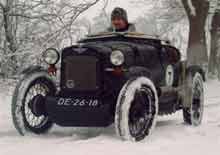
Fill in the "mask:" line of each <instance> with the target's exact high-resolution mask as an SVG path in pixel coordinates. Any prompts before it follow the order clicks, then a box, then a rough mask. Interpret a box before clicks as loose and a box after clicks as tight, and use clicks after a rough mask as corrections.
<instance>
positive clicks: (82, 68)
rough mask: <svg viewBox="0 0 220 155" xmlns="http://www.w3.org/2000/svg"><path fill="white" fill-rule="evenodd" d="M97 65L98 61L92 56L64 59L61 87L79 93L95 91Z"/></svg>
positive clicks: (96, 85)
mask: <svg viewBox="0 0 220 155" xmlns="http://www.w3.org/2000/svg"><path fill="white" fill-rule="evenodd" d="M97 65H98V59H97V58H96V57H93V56H67V57H66V58H64V71H63V73H64V80H63V85H64V86H65V88H68V89H74V90H79V91H83V90H86V91H90V90H95V89H97V87H98V83H97V72H98V68H97Z"/></svg>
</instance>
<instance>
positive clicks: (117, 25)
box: [107, 7, 136, 32]
mask: <svg viewBox="0 0 220 155" xmlns="http://www.w3.org/2000/svg"><path fill="white" fill-rule="evenodd" d="M111 24H112V25H111V27H110V28H108V30H107V31H108V32H135V31H136V28H135V26H134V24H131V23H129V22H128V16H127V12H126V10H124V9H123V8H119V7H116V8H115V9H114V10H113V11H112V14H111Z"/></svg>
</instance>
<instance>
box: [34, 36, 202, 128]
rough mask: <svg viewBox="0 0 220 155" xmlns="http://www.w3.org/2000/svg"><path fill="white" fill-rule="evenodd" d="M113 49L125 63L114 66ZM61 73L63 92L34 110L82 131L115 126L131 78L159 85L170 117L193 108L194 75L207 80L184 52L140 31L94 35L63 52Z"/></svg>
mask: <svg viewBox="0 0 220 155" xmlns="http://www.w3.org/2000/svg"><path fill="white" fill-rule="evenodd" d="M113 51H120V52H121V53H123V55H124V62H123V64H121V65H114V64H112V62H111V59H110V57H111V54H112V52H113ZM33 72H36V70H35V69H33ZM60 72H61V77H60V81H59V89H58V91H56V93H54V94H52V95H46V97H44V98H40V101H41V102H42V101H43V103H44V106H42V104H39V99H38V100H35V101H36V104H35V106H34V107H35V108H33V107H31V109H32V112H33V113H36V114H39V113H41V114H43V115H46V116H48V117H49V119H50V120H51V121H52V122H53V123H56V124H58V125H61V126H78V127H106V126H109V125H111V124H112V123H114V121H115V120H114V118H115V111H116V104H117V99H118V95H119V94H120V91H121V89H122V88H123V86H124V85H125V84H126V82H127V81H128V80H130V79H135V78H136V77H141V76H143V77H147V78H148V79H150V80H151V81H152V82H153V84H154V86H155V88H156V93H157V95H158V98H159V102H158V105H159V111H158V113H159V115H165V114H172V113H174V112H176V111H177V110H180V109H183V108H184V107H186V108H187V107H188V106H189V105H187V104H184V103H183V102H184V101H183V100H184V97H185V96H184V94H186V93H185V91H184V90H185V89H184V84H185V81H186V78H185V77H186V75H187V74H188V72H198V73H200V74H201V75H202V76H203V78H204V73H203V71H202V69H201V68H199V67H198V66H189V67H186V62H185V61H181V54H180V52H179V50H178V49H177V48H175V47H173V46H171V45H169V43H167V41H164V40H160V39H158V38H156V37H149V36H147V37H146V35H142V34H138V33H110V34H109V33H107V34H102V35H93V36H89V37H87V38H85V39H83V40H81V41H79V42H78V44H77V45H74V46H71V47H67V48H65V49H63V50H62V52H61V70H60ZM33 109H35V111H34V110H33ZM36 109H37V110H36ZM42 109H43V110H42ZM39 111H40V112H39ZM42 111H43V112H42Z"/></svg>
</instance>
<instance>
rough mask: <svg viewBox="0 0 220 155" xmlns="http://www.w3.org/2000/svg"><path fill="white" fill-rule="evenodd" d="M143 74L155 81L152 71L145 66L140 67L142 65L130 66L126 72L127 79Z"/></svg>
mask: <svg viewBox="0 0 220 155" xmlns="http://www.w3.org/2000/svg"><path fill="white" fill-rule="evenodd" d="M141 76H144V77H147V78H149V79H151V80H152V81H153V79H152V76H151V73H150V71H149V70H148V69H147V68H145V67H140V66H134V67H130V68H129V69H128V72H127V73H126V78H127V79H131V78H134V77H141ZM153 82H154V81H153Z"/></svg>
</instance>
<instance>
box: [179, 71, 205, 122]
mask: <svg viewBox="0 0 220 155" xmlns="http://www.w3.org/2000/svg"><path fill="white" fill-rule="evenodd" d="M190 79H191V80H190ZM188 82H191V88H190V89H191V91H190V93H191V95H189V97H190V100H189V101H190V102H191V103H190V107H189V108H183V117H184V121H185V122H186V123H187V124H190V125H194V126H198V125H200V124H201V122H202V118H203V111H204V90H203V79H202V76H201V74H200V73H198V72H197V73H195V74H194V76H192V75H191V77H189V80H188Z"/></svg>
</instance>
